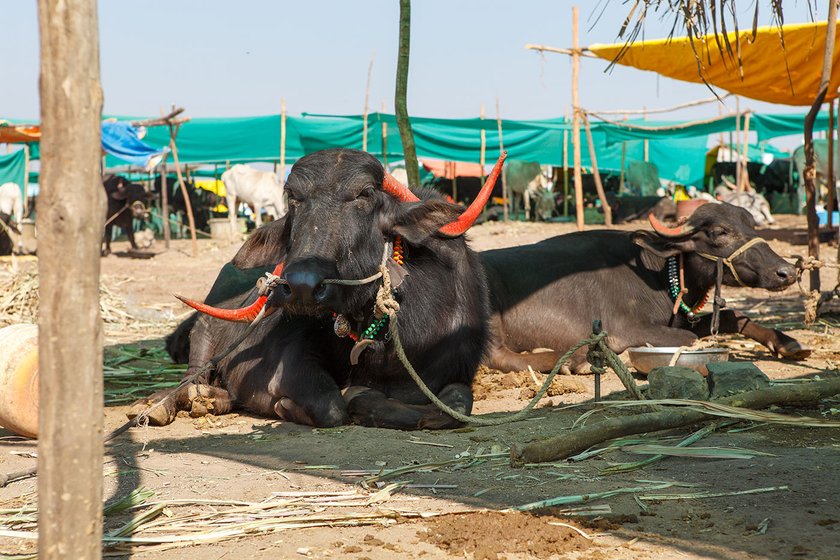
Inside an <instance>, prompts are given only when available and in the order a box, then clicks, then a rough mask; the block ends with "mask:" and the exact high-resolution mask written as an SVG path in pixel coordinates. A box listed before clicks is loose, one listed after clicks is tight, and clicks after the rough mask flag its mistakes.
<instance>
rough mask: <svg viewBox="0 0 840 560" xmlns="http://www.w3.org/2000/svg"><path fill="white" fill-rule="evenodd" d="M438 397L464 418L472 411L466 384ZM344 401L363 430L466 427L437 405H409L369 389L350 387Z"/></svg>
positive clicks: (471, 401)
mask: <svg viewBox="0 0 840 560" xmlns="http://www.w3.org/2000/svg"><path fill="white" fill-rule="evenodd" d="M438 397H439V398H440V400H442V401H443V402H444V403H446V404H447V405H449V406H450V407H451V408H453V409H455V410H457V411H458V412H460V413H462V414H469V413H470V412H471V411H472V403H473V397H472V391H471V390H470V388H469V387H467V386H466V385H464V384H463V383H451V384H449V385H447V386H446V387H444V388H443V389H441V391H440V393H438ZM344 398H345V399H346V400H347V410H348V412H349V414H350V420H351V421H352V422H353V423H354V424H360V425H362V426H371V427H375V428H393V429H397V430H441V429H447V428H457V427H459V426H461V425H462V424H461V422H459V421H457V420H455V419H454V418H452V417H451V416H449V415H448V414H446V413H444V412H443V411H441V410H440V409H439V408H438V407H437V406H436V405H435V404H432V403H430V404H426V405H416V404H406V403H404V402H402V401H398V400H396V399H391V398H388V396H387V395H385V393H383V392H381V391H376V390H374V389H370V388H368V387H362V386H358V385H357V386H353V387H350V388H349V389H347V391H346V392H345V395H344Z"/></svg>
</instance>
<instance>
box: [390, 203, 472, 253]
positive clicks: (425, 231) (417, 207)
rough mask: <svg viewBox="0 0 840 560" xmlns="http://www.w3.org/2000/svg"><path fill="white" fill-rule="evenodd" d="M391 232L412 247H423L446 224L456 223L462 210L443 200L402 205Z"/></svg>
mask: <svg viewBox="0 0 840 560" xmlns="http://www.w3.org/2000/svg"><path fill="white" fill-rule="evenodd" d="M398 208H399V210H398V214H397V215H396V217H395V218H394V222H393V225H392V226H391V230H392V231H393V232H394V233H396V234H398V235H400V236H402V237H403V238H404V239H405V240H406V241H408V242H409V243H410V244H412V245H422V244H424V242H426V241H428V240H429V238H431V237H433V236H435V234H436V233H437V231H438V230H439V229H440V228H441V227H443V226H445V225H446V224H448V223H450V222H453V221H455V220H456V219H458V216H459V215H460V210H459V209H458V208H457V207H456V206H455V205H453V204H450V203H448V202H445V201H443V200H435V199H432V200H425V201H422V202H416V203H402V204H400V205H399V206H398Z"/></svg>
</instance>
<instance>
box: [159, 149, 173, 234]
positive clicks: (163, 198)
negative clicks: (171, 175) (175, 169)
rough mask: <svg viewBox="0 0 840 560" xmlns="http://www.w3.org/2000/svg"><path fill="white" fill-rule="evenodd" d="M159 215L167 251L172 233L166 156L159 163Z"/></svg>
mask: <svg viewBox="0 0 840 560" xmlns="http://www.w3.org/2000/svg"><path fill="white" fill-rule="evenodd" d="M160 169H161V171H160V207H161V208H160V213H161V214H162V216H161V217H162V218H163V246H164V247H166V248H167V249H169V245H170V243H171V241H170V240H171V239H172V231H171V227H170V225H169V185H167V177H166V154H164V156H163V159H162V160H161V162H160Z"/></svg>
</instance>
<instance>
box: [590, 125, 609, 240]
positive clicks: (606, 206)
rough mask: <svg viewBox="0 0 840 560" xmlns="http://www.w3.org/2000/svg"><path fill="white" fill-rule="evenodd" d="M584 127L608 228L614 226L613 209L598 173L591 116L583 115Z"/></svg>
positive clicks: (593, 172) (596, 185) (596, 187)
mask: <svg viewBox="0 0 840 560" xmlns="http://www.w3.org/2000/svg"><path fill="white" fill-rule="evenodd" d="M583 126H584V128H585V129H586V143H587V144H589V159H591V160H592V176H593V177H594V178H595V189H596V190H597V191H598V198H600V199H601V207H602V208H603V209H604V222H605V223H606V225H607V226H611V225H612V208H610V204H609V202H607V195H606V193H605V192H604V185H603V183H601V173H600V172H599V171H598V159H597V158H596V157H595V142H594V141H593V140H592V129H591V128H589V116H588V115H586V114H584V115H583Z"/></svg>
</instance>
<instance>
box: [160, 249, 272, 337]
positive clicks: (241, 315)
mask: <svg viewBox="0 0 840 560" xmlns="http://www.w3.org/2000/svg"><path fill="white" fill-rule="evenodd" d="M284 264H285V263H282V262H281V263H280V264H278V265H277V266H276V267H274V272H273V273H272V274H274V275H275V276H280V275H281V274H282V273H283V265H284ZM175 297H176V298H178V299H179V300H181V301H182V302H184V303H186V304H187V305H189V306H190V307H192V308H193V309H195V310H196V311H198V312H199V313H204V314H205V315H210V316H211V317H215V318H216V319H223V320H225V321H234V322H237V323H250V322H251V321H253V320H254V319H256V318H257V315H259V314H260V311H262V309H263V307H265V304H266V302H267V301H268V296H260V297H258V298H257V300H256V301H255V302H254V303H252V304H251V305H249V306H247V307H242V308H240V309H220V308H218V307H213V306H211V305H207V304H206V303H201V302H198V301H195V300H192V299H189V298H185V297H183V296H179V295H178V294H175ZM276 310H277V308H276V307H270V308H268V309H266V313H265V316H266V317H268V316H269V315H271V314H272V313H274V311H276Z"/></svg>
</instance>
